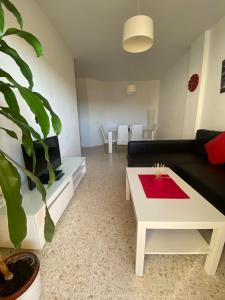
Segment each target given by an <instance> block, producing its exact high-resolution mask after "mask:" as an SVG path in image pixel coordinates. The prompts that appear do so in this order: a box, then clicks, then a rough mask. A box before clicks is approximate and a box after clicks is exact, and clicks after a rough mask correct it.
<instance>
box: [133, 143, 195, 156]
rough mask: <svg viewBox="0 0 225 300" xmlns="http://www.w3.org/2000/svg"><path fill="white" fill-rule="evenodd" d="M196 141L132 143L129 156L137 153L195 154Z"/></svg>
mask: <svg viewBox="0 0 225 300" xmlns="http://www.w3.org/2000/svg"><path fill="white" fill-rule="evenodd" d="M194 147H195V140H156V141H130V142H129V143H128V155H132V154H137V153H139V154H140V153H165V152H167V153H168V152H193V151H194Z"/></svg>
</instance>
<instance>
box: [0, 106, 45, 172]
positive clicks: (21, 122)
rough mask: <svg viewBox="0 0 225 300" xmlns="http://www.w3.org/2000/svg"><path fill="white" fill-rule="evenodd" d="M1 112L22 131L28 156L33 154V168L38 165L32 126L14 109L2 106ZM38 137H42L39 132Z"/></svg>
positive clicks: (23, 142)
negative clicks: (31, 130)
mask: <svg viewBox="0 0 225 300" xmlns="http://www.w3.org/2000/svg"><path fill="white" fill-rule="evenodd" d="M0 114H1V115H3V116H4V117H6V118H7V119H9V120H10V121H12V122H13V123H14V124H16V125H17V126H18V127H19V128H20V129H21V131H22V144H23V146H24V149H25V151H26V153H27V155H28V156H32V159H33V169H35V165H36V154H35V151H34V148H33V140H32V137H31V132H30V126H29V125H28V123H27V121H26V120H25V119H24V118H23V117H22V116H21V115H20V114H19V113H16V112H14V111H10V109H9V108H6V107H1V110H0ZM37 136H38V137H40V136H39V135H38V134H37Z"/></svg>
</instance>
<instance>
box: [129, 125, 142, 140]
mask: <svg viewBox="0 0 225 300" xmlns="http://www.w3.org/2000/svg"><path fill="white" fill-rule="evenodd" d="M141 140H143V125H133V126H132V129H131V141H141Z"/></svg>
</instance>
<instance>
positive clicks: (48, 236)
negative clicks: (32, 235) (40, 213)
mask: <svg viewBox="0 0 225 300" xmlns="http://www.w3.org/2000/svg"><path fill="white" fill-rule="evenodd" d="M54 232H55V225H54V223H53V221H52V218H51V216H50V214H49V211H48V208H47V206H45V228H44V235H45V240H46V242H51V241H52V238H53V235H54Z"/></svg>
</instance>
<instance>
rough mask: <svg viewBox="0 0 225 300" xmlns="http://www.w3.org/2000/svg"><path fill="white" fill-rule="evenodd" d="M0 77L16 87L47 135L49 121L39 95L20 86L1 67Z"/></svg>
mask: <svg viewBox="0 0 225 300" xmlns="http://www.w3.org/2000/svg"><path fill="white" fill-rule="evenodd" d="M0 77H3V78H6V79H7V80H8V81H9V82H11V83H12V84H13V85H14V86H15V87H17V89H18V90H19V92H20V95H21V96H22V97H23V99H24V100H25V101H26V103H27V105H28V106H29V108H30V110H31V111H32V112H33V114H34V115H35V119H36V121H37V122H38V124H39V126H40V127H41V131H42V133H43V135H44V136H45V137H47V135H48V133H49V130H50V122H49V117H48V114H47V112H46V110H45V107H44V104H43V103H42V100H41V98H40V97H39V95H38V94H36V93H34V92H32V91H31V90H29V89H27V88H25V87H23V86H21V85H20V84H19V83H17V82H16V81H15V80H14V79H13V78H12V76H11V75H10V74H9V73H7V72H5V71H4V70H2V69H0Z"/></svg>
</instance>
